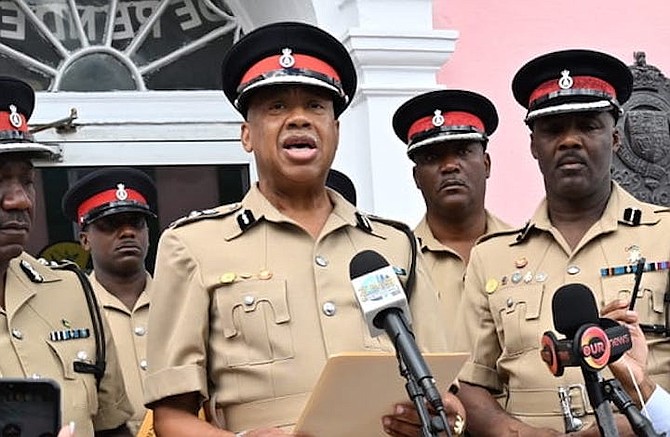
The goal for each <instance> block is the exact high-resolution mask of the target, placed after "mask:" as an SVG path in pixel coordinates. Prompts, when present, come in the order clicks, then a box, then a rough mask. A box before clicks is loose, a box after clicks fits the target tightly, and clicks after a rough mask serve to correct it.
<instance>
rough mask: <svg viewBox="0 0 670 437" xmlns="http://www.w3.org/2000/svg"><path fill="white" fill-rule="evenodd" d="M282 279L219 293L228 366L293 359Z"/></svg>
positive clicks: (244, 284) (246, 283) (240, 285)
mask: <svg viewBox="0 0 670 437" xmlns="http://www.w3.org/2000/svg"><path fill="white" fill-rule="evenodd" d="M286 293H287V292H286V282H285V281H284V280H282V279H271V280H249V281H241V282H236V283H233V284H230V285H226V286H225V287H220V288H219V289H217V290H216V293H215V300H216V306H217V310H218V312H219V315H218V316H219V317H220V318H221V320H220V322H221V324H222V327H223V336H224V339H225V345H223V347H222V349H223V352H224V355H225V357H226V360H227V364H228V365H229V366H243V365H253V364H265V363H271V362H274V361H280V360H287V359H290V358H293V356H294V350H293V340H292V334H291V327H290V323H289V322H290V321H291V315H290V312H289V307H288V300H287V294H286Z"/></svg>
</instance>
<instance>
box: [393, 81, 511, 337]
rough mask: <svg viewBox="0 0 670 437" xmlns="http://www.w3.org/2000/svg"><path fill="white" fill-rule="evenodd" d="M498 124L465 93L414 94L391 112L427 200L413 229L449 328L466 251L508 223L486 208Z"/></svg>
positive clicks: (484, 104) (486, 105) (483, 103)
mask: <svg viewBox="0 0 670 437" xmlns="http://www.w3.org/2000/svg"><path fill="white" fill-rule="evenodd" d="M497 126H498V114H497V112H496V109H495V107H494V106H493V103H491V101H490V100H489V99H487V98H486V97H484V96H482V95H480V94H477V93H474V92H471V91H463V90H438V91H431V92H428V93H425V94H420V95H418V96H416V97H413V98H412V99H410V100H408V101H407V102H405V103H404V104H403V105H402V106H401V107H400V108H398V110H397V111H396V112H395V114H394V115H393V129H394V130H395V133H396V135H397V136H398V138H400V140H401V141H403V142H404V143H406V144H407V155H408V156H409V158H410V159H411V160H412V161H413V162H414V164H415V166H414V168H413V175H414V181H415V183H416V186H417V188H418V189H419V190H421V194H422V195H423V199H424V201H425V203H426V214H425V215H424V217H423V219H422V220H421V222H419V225H418V226H417V227H416V229H415V230H414V233H415V234H416V236H417V237H418V238H419V242H420V245H421V251H422V252H423V254H424V257H425V259H426V265H427V266H428V271H429V272H430V275H431V277H432V278H433V282H434V283H435V285H436V287H437V289H438V291H439V293H440V303H441V306H442V314H443V315H444V316H445V320H446V321H447V323H448V326H453V325H454V324H455V323H456V313H457V310H458V303H459V301H460V300H461V295H462V293H463V277H464V275H465V267H466V266H467V264H468V261H469V259H470V250H471V249H472V247H473V246H474V245H475V244H477V241H479V239H480V238H481V237H482V236H483V235H485V234H487V233H492V232H496V231H501V230H503V229H509V227H510V226H508V225H507V224H506V223H504V222H503V221H502V220H500V219H499V218H498V217H496V216H495V215H493V214H491V213H490V212H489V211H487V210H486V209H485V208H484V197H485V194H486V179H488V177H489V175H490V172H491V158H490V157H489V154H488V153H487V152H486V146H487V144H488V141H489V135H491V134H492V133H493V132H494V131H495V129H496V127H497ZM447 333H448V335H450V336H451V335H453V334H454V333H455V329H449V330H448V331H447ZM452 341H453V340H452V339H449V342H450V343H452Z"/></svg>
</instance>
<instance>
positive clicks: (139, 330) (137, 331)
mask: <svg viewBox="0 0 670 437" xmlns="http://www.w3.org/2000/svg"><path fill="white" fill-rule="evenodd" d="M146 333H147V330H146V329H145V328H144V326H136V327H135V335H139V336H140V337H141V336H143V335H144V334H146Z"/></svg>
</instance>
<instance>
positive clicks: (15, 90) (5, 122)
mask: <svg viewBox="0 0 670 437" xmlns="http://www.w3.org/2000/svg"><path fill="white" fill-rule="evenodd" d="M34 107H35V92H34V91H33V89H32V88H31V87H30V85H28V84H27V83H25V82H24V81H22V80H19V79H15V78H13V77H7V76H0V154H5V153H21V154H24V155H27V156H28V157H30V158H52V157H54V156H56V155H57V153H58V147H54V146H47V145H45V144H39V143H36V142H35V141H34V140H33V136H32V135H31V134H30V132H28V120H29V119H30V116H31V115H32V114H33V108H34Z"/></svg>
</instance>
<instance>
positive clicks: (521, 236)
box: [516, 221, 533, 242]
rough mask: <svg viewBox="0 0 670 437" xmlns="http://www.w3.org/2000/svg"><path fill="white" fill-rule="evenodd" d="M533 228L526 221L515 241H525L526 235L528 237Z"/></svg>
mask: <svg viewBox="0 0 670 437" xmlns="http://www.w3.org/2000/svg"><path fill="white" fill-rule="evenodd" d="M532 228H533V226H532V225H531V224H530V221H527V222H526V224H525V226H524V227H523V229H521V232H519V235H517V237H516V241H517V242H519V241H522V240H525V239H526V235H528V232H530V230H531V229H532Z"/></svg>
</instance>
